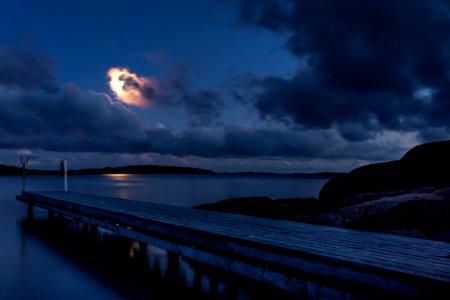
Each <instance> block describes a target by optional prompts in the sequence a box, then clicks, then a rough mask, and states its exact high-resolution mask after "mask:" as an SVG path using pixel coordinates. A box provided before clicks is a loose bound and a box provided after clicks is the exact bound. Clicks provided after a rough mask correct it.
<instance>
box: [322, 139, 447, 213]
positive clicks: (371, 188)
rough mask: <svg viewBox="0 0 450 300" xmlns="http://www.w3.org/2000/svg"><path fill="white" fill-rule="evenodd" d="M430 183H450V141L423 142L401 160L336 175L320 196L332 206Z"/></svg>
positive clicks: (443, 184) (430, 184) (445, 184)
mask: <svg viewBox="0 0 450 300" xmlns="http://www.w3.org/2000/svg"><path fill="white" fill-rule="evenodd" d="M426 186H450V141H443V142H435V143H428V144H423V145H419V146H416V147H414V148H413V149H411V150H410V151H408V153H406V154H405V155H404V156H403V158H401V159H400V160H397V161H391V162H386V163H379V164H372V165H367V166H364V167H361V168H357V169H355V170H353V171H351V172H349V173H347V174H344V175H341V176H338V177H335V178H332V179H331V180H330V181H328V182H327V183H326V184H325V185H324V187H323V188H322V190H321V192H320V196H319V198H320V200H321V201H322V202H323V204H324V205H325V206H327V207H329V208H330V209H331V208H336V207H342V206H344V205H350V204H354V203H349V202H348V201H349V200H348V199H349V198H352V197H353V196H355V195H358V194H366V193H381V192H386V191H398V190H412V189H418V188H421V187H426ZM353 200H355V199H353Z"/></svg>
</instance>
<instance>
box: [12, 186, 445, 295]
mask: <svg viewBox="0 0 450 300" xmlns="http://www.w3.org/2000/svg"><path fill="white" fill-rule="evenodd" d="M17 200H19V201H22V202H24V203H26V204H28V208H29V210H28V212H29V213H30V214H32V212H33V207H34V206H36V207H40V208H44V209H47V210H48V211H49V217H53V216H54V215H55V214H61V215H64V216H67V217H71V218H75V219H77V220H79V221H81V222H83V223H84V224H86V226H87V227H91V229H92V230H94V229H95V228H97V227H102V228H105V229H107V230H110V231H113V232H115V233H117V234H119V235H122V236H126V237H129V238H131V239H134V240H137V241H139V242H141V244H143V245H144V246H145V244H144V243H146V244H151V245H154V246H156V247H160V248H163V249H166V250H167V251H168V253H169V254H170V255H168V257H169V258H170V259H171V260H172V261H173V262H174V263H175V264H177V263H178V259H179V256H184V257H188V258H190V259H193V260H197V261H200V262H203V263H206V264H209V265H212V266H215V267H218V268H221V269H224V270H227V271H229V272H232V273H236V274H240V275H243V276H247V277H250V278H253V279H255V280H257V281H261V282H264V283H267V284H271V285H275V286H277V287H280V288H283V289H286V290H289V291H292V292H295V293H298V294H300V295H304V296H308V297H311V298H316V299H330V298H331V299H345V298H347V299H373V298H375V299H378V298H380V297H384V296H389V297H390V298H392V297H400V296H407V297H410V298H428V299H441V298H445V299H449V298H448V297H449V295H450V244H449V243H444V242H437V241H430V240H422V239H415V238H407V237H400V236H393V235H386V234H377V233H370V232H362V231H355V230H348V229H342V228H333V227H326V226H317V225H311V224H303V223H296V222H289V221H281V220H271V219H265V218H257V217H250V216H242V215H234V214H229V213H219V212H211V211H203V210H196V209H191V208H185V207H175V206H169V205H162V204H155V203H149V202H142V201H134V200H127V199H119V198H111V197H102V196H97V195H91V194H81V193H74V192H53V191H52V192H22V194H21V195H18V196H17ZM169 263H170V261H169Z"/></svg>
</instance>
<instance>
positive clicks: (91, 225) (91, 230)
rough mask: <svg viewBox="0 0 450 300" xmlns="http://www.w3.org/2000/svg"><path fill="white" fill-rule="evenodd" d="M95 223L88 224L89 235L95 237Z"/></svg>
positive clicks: (96, 227)
mask: <svg viewBox="0 0 450 300" xmlns="http://www.w3.org/2000/svg"><path fill="white" fill-rule="evenodd" d="M97 229H98V226H97V225H93V224H89V237H90V238H92V239H95V238H96V237H97Z"/></svg>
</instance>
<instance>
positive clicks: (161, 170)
mask: <svg viewBox="0 0 450 300" xmlns="http://www.w3.org/2000/svg"><path fill="white" fill-rule="evenodd" d="M68 173H69V175H102V174H192V175H196V174H197V175H201V174H204V175H255V176H289V177H299V178H308V179H330V178H333V177H336V176H338V175H342V174H343V173H337V172H320V173H291V174H280V173H270V172H214V171H211V170H206V169H199V168H190V167H178V166H160V165H134V166H123V167H105V168H88V169H79V170H69V172H68ZM26 174H27V175H59V174H60V171H59V170H39V169H27V170H26ZM0 175H22V169H21V168H19V167H13V166H6V165H1V164H0Z"/></svg>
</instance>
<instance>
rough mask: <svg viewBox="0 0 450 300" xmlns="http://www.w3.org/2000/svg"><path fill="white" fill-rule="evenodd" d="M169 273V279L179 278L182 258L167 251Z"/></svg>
mask: <svg viewBox="0 0 450 300" xmlns="http://www.w3.org/2000/svg"><path fill="white" fill-rule="evenodd" d="M167 272H168V275H169V277H172V278H178V275H179V272H180V256H179V255H178V254H177V253H175V252H171V251H167Z"/></svg>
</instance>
